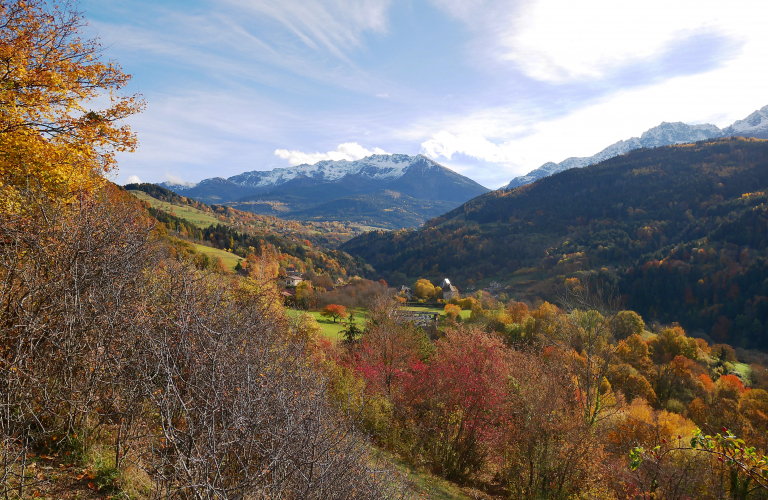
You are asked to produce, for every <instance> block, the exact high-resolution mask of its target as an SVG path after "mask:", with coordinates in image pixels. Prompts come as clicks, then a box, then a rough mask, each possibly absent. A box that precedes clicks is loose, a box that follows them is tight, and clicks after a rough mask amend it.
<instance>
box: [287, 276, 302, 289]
mask: <svg viewBox="0 0 768 500" xmlns="http://www.w3.org/2000/svg"><path fill="white" fill-rule="evenodd" d="M302 281H304V280H303V279H301V276H287V277H285V278H283V279H282V283H283V286H284V287H285V288H296V287H297V286H299V283H301V282H302Z"/></svg>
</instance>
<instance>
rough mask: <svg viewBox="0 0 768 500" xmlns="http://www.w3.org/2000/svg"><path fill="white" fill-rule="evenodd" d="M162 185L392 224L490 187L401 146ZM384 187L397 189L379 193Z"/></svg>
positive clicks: (420, 218) (412, 220)
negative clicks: (365, 154) (401, 151)
mask: <svg viewBox="0 0 768 500" xmlns="http://www.w3.org/2000/svg"><path fill="white" fill-rule="evenodd" d="M160 186H162V187H164V188H166V189H169V190H171V191H174V192H176V193H177V194H180V195H183V196H186V197H189V198H194V199H196V200H199V201H202V202H205V203H209V204H211V203H213V204H225V205H228V206H231V207H232V208H237V209H240V210H246V211H249V212H254V213H259V214H263V215H275V216H278V217H282V218H296V219H300V220H305V219H312V220H315V219H316V217H315V216H314V215H313V210H315V208H317V211H318V213H321V214H322V215H323V220H340V219H345V220H350V221H353V222H358V223H362V224H368V225H372V226H379V227H386V228H393V229H394V228H399V227H412V226H413V225H420V224H421V223H422V222H424V221H425V220H427V219H429V218H432V217H435V216H436V215H439V213H442V212H441V211H447V210H450V209H452V208H455V207H456V206H458V205H460V204H461V203H464V202H465V201H469V200H471V199H472V198H474V197H476V196H479V195H481V194H483V193H486V192H488V191H489V190H488V189H487V188H485V187H483V186H481V185H480V184H478V183H477V182H475V181H473V180H472V179H469V178H467V177H464V176H462V175H460V174H457V173H456V172H454V171H452V170H450V169H448V168H446V167H444V166H442V165H440V164H439V163H437V162H435V161H433V160H431V159H430V158H427V157H426V156H424V155H416V156H409V155H405V154H393V155H381V154H377V155H371V156H368V157H366V158H362V159H360V160H356V161H347V160H339V161H331V160H328V161H321V162H318V163H315V164H313V165H309V164H304V165H299V166H296V167H286V168H277V169H274V170H270V171H259V170H255V171H251V172H244V173H242V174H238V175H235V176H232V177H229V178H227V179H225V178H222V177H215V178H212V179H205V180H203V181H200V182H199V183H197V184H184V185H180V184H172V183H168V182H164V183H162V184H160ZM383 191H390V192H394V193H398V194H397V195H396V196H389V195H386V196H382V194H381V193H382V192H383ZM340 200H344V202H339V201H340Z"/></svg>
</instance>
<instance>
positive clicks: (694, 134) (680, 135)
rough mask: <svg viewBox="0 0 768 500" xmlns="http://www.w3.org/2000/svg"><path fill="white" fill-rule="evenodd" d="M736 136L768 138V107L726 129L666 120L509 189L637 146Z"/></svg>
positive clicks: (520, 179)
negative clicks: (634, 135)
mask: <svg viewBox="0 0 768 500" xmlns="http://www.w3.org/2000/svg"><path fill="white" fill-rule="evenodd" d="M732 136H739V137H754V138H758V139H768V106H764V107H763V108H762V109H759V110H757V111H755V112H754V113H752V114H751V115H749V116H748V117H746V118H745V119H743V120H737V121H736V122H734V123H733V124H732V125H730V126H728V127H726V128H723V129H720V128H719V127H717V126H716V125H712V124H710V123H706V124H701V125H688V124H685V123H682V122H675V123H668V122H662V123H661V125H659V126H657V127H653V128H651V129H649V130H646V131H645V132H643V134H642V135H641V136H640V137H632V138H630V139H627V140H625V141H619V142H617V143H615V144H611V145H610V146H608V147H607V148H605V149H603V150H602V151H600V152H599V153H597V154H596V155H593V156H588V157H582V158H577V157H572V158H568V159H566V160H564V161H562V162H560V163H553V162H547V163H545V164H544V165H542V166H541V167H539V168H537V169H536V170H532V171H531V172H528V173H527V174H526V175H522V176H520V177H515V178H514V179H512V181H511V182H510V183H509V184H508V185H507V186H506V188H507V189H513V188H516V187H519V186H524V185H526V184H530V183H532V182H534V181H536V180H538V179H541V178H543V177H549V176H550V175H553V174H556V173H558V172H562V171H564V170H569V169H571V168H582V167H587V166H589V165H595V164H597V163H600V162H601V161H604V160H607V159H609V158H613V157H614V156H619V155H623V154H626V153H628V152H630V151H632V150H635V149H640V148H657V147H660V146H670V145H673V144H685V143H691V142H697V141H703V140H706V139H716V138H719V137H732Z"/></svg>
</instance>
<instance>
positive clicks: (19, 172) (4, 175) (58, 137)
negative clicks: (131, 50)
mask: <svg viewBox="0 0 768 500" xmlns="http://www.w3.org/2000/svg"><path fill="white" fill-rule="evenodd" d="M85 24H86V23H85V21H84V19H83V17H82V16H81V14H80V13H79V12H77V11H76V10H75V4H74V2H70V1H68V0H64V1H63V2H60V3H58V4H54V5H53V6H51V5H48V4H47V3H46V2H44V1H43V0H15V1H8V2H3V3H2V5H0V40H2V43H1V44H0V61H2V67H3V71H2V74H0V187H2V189H0V191H2V193H3V194H2V199H1V200H0V203H2V204H3V205H4V210H9V209H14V208H16V209H18V208H19V207H20V206H21V205H23V204H21V203H20V196H21V194H20V193H19V189H20V188H22V187H24V188H33V189H35V190H37V191H39V192H46V193H52V194H55V195H56V196H59V197H62V196H64V197H67V196H71V195H72V193H74V192H75V191H76V190H78V189H89V188H90V187H92V186H93V185H95V184H98V183H100V182H102V181H103V178H102V176H101V174H105V173H107V172H109V171H111V170H113V169H114V168H115V167H116V160H115V153H116V152H120V151H131V150H133V149H134V147H135V146H136V139H135V136H134V134H133V133H132V132H131V130H130V128H129V127H128V126H127V125H126V124H124V123H123V122H122V121H123V120H124V119H125V118H127V117H128V116H130V115H132V114H134V113H137V112H139V111H140V110H141V109H142V108H143V102H142V101H141V99H140V98H138V97H137V96H124V97H121V96H119V95H118V91H119V90H120V89H122V88H123V87H125V86H126V85H127V83H128V81H129V79H130V77H129V75H126V74H125V73H123V72H122V70H121V69H120V67H119V66H118V65H117V63H115V62H112V61H110V62H104V61H102V60H101V55H102V49H101V46H100V45H99V43H98V41H96V40H84V39H82V38H80V33H81V30H82V28H83V26H84V25H85ZM97 99H98V101H97ZM96 102H108V104H107V105H106V107H104V108H103V109H92V108H91V107H90V106H93V105H95V103H96Z"/></svg>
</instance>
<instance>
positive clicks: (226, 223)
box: [125, 184, 373, 281]
mask: <svg viewBox="0 0 768 500" xmlns="http://www.w3.org/2000/svg"><path fill="white" fill-rule="evenodd" d="M125 188H126V189H128V190H129V191H130V192H132V193H134V194H136V195H141V194H142V193H144V194H146V195H147V196H140V199H141V200H142V201H144V202H145V203H146V209H147V211H148V212H149V214H150V215H151V216H152V217H154V218H155V219H156V220H157V221H158V222H160V223H162V224H163V225H164V226H165V228H166V229H167V230H169V231H170V233H171V234H172V235H173V236H175V237H177V238H182V239H184V240H187V241H189V242H193V243H203V244H205V245H210V246H211V247H212V248H216V249H219V250H224V251H226V252H229V253H231V254H232V255H233V256H236V257H237V258H239V259H242V260H244V259H246V258H247V257H248V256H249V255H256V256H263V255H269V256H270V258H273V259H275V260H276V261H277V262H278V263H279V264H280V266H282V267H289V266H293V267H295V268H296V269H297V270H299V271H301V272H311V273H314V274H325V275H327V276H328V277H329V278H330V279H331V280H332V281H335V280H336V279H337V278H339V277H347V276H364V275H370V274H372V273H373V269H372V268H371V267H370V266H367V265H366V264H365V262H363V261H362V259H360V258H358V259H353V258H352V257H350V256H349V254H347V253H346V252H342V251H340V250H336V249H335V248H336V247H337V246H338V244H339V242H340V241H344V240H346V239H348V238H349V237H350V236H349V232H350V231H355V232H358V233H359V232H360V229H359V228H357V227H354V226H351V225H349V224H339V223H332V222H331V223H329V222H322V223H301V222H295V221H283V220H281V219H277V218H275V217H270V216H264V215H256V214H253V213H250V212H243V211H240V210H236V209H233V208H231V207H226V206H221V205H212V206H209V205H206V204H204V203H201V202H198V201H196V200H193V199H192V198H187V197H184V196H179V195H177V194H176V193H174V192H172V191H169V190H167V189H165V188H163V187H160V186H156V185H154V184H128V185H126V186H125ZM159 201H162V202H168V203H169V205H165V204H162V203H158V202H159ZM184 207H192V208H193V209H194V210H195V211H193V212H189V211H186V212H185V211H183V208H184ZM176 210H178V214H177V212H176ZM198 212H199V213H198ZM200 214H202V215H200ZM193 217H194V218H197V219H202V220H190V219H191V218H193Z"/></svg>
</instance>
